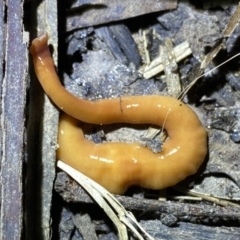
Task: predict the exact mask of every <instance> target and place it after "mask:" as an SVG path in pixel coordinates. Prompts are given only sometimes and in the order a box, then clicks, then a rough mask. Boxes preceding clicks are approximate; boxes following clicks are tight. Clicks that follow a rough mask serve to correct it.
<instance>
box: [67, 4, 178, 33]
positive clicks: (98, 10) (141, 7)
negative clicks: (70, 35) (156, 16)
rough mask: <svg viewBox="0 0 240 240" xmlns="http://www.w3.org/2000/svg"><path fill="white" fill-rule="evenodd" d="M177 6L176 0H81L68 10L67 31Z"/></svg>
mask: <svg viewBox="0 0 240 240" xmlns="http://www.w3.org/2000/svg"><path fill="white" fill-rule="evenodd" d="M176 6H177V1H176V0H170V1H163V0H161V1H154V0H148V1H145V0H132V1H131V2H129V1H128V0H115V1H112V0H95V1H90V0H89V1H82V0H79V1H76V3H75V4H74V5H73V6H72V7H73V9H71V10H69V12H68V15H69V16H68V19H67V31H72V30H74V29H78V28H83V27H89V26H94V25H99V24H102V23H109V22H112V21H119V20H123V19H127V18H132V17H135V16H139V15H143V14H147V13H151V12H158V11H163V10H171V9H174V8H176Z"/></svg>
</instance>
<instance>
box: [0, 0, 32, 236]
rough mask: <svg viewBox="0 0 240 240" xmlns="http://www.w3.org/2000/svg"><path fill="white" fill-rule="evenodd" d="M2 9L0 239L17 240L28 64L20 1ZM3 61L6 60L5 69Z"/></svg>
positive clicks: (20, 220)
mask: <svg viewBox="0 0 240 240" xmlns="http://www.w3.org/2000/svg"><path fill="white" fill-rule="evenodd" d="M4 10H5V9H4V2H3V1H1V3H0V19H1V20H0V26H1V30H2V33H1V34H0V48H1V51H0V52H1V53H0V60H1V63H0V78H1V81H2V84H1V85H2V91H1V95H2V101H1V108H2V114H1V130H2V134H1V137H2V156H1V180H0V181H1V183H2V186H1V219H0V221H1V229H0V239H1V240H5V239H6V240H7V239H16V240H17V239H21V237H22V227H23V207H22V203H23V198H22V195H23V193H22V190H23V187H22V168H23V160H24V154H23V148H24V121H25V100H26V99H25V98H26V74H27V66H28V65H27V64H28V62H27V45H26V43H24V41H25V40H24V37H25V35H24V33H23V26H22V16H23V9H22V1H21V0H8V1H7V8H6V10H5V11H4ZM4 14H6V16H4ZM4 22H5V24H6V25H5V24H4ZM5 26H6V28H5ZM4 38H6V45H4ZM3 60H5V69H4V68H3V66H4V65H3ZM3 74H4V75H3ZM3 76H4V77H3Z"/></svg>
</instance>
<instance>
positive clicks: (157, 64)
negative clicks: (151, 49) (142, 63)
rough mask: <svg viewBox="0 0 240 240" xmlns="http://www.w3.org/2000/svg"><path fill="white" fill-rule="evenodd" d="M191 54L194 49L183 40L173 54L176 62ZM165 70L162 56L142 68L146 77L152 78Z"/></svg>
mask: <svg viewBox="0 0 240 240" xmlns="http://www.w3.org/2000/svg"><path fill="white" fill-rule="evenodd" d="M191 54H192V51H191V49H190V47H189V43H188V42H183V43H181V44H179V45H178V46H176V47H174V48H173V55H174V56H175V59H176V62H179V61H181V60H183V59H184V58H186V57H187V56H189V55H191ZM163 70H164V66H163V64H162V57H161V56H158V57H157V58H155V59H154V60H153V61H152V62H151V63H150V64H149V66H146V67H145V68H144V69H142V70H140V72H141V73H142V74H143V76H144V78H146V79H150V78H151V77H153V76H155V75H157V74H159V73H161V72H162V71H163Z"/></svg>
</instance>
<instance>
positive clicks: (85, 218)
mask: <svg viewBox="0 0 240 240" xmlns="http://www.w3.org/2000/svg"><path fill="white" fill-rule="evenodd" d="M73 222H74V224H75V225H76V227H77V229H78V231H79V232H80V233H81V235H82V236H83V238H84V240H98V237H97V235H96V232H95V231H94V230H93V229H94V228H93V224H92V222H91V218H90V216H89V215H88V214H84V215H82V216H81V215H80V214H79V213H78V214H76V215H74V217H73Z"/></svg>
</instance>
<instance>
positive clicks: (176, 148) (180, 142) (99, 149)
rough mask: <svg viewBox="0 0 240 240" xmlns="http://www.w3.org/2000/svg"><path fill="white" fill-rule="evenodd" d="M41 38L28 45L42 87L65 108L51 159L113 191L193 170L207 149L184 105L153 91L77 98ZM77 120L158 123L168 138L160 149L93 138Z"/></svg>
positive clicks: (158, 184)
mask: <svg viewBox="0 0 240 240" xmlns="http://www.w3.org/2000/svg"><path fill="white" fill-rule="evenodd" d="M47 41H48V37H47V35H46V34H44V35H42V36H40V37H39V38H36V39H34V40H33V42H32V45H31V48H30V51H31V53H32V55H33V61H34V68H35V72H36V75H37V77H38V79H39V81H40V83H41V85H42V87H43V89H44V91H45V92H46V94H47V95H48V96H49V97H50V98H51V99H52V101H53V102H54V103H55V104H56V105H57V106H58V107H59V108H60V109H61V110H62V111H63V112H65V113H62V114H61V116H60V121H59V134H58V143H59V149H58V150H57V159H60V160H62V161H63V162H65V163H66V164H68V165H70V166H72V167H73V168H75V169H77V170H78V171H80V172H82V173H83V174H85V175H87V176H88V177H90V178H92V179H93V180H95V181H96V182H98V183H99V184H101V185H102V186H104V187H105V188H106V189H108V190H109V191H110V192H112V193H115V194H122V193H124V192H125V191H126V190H127V188H128V187H129V186H131V185H140V186H142V187H144V188H149V189H163V188H166V187H169V186H172V185H175V184H176V183H178V182H180V181H181V180H183V179H184V178H186V177H187V176H189V175H191V174H194V173H195V172H196V171H197V170H198V168H199V166H200V165H201V164H202V162H203V161H204V158H205V156H206V153H207V133H206V131H205V129H204V128H203V126H202V124H201V122H200V120H199V119H198V116H197V115H196V114H195V112H194V111H193V110H192V109H191V108H190V107H188V106H187V105H185V104H184V103H183V102H181V101H179V100H177V99H175V98H171V97H166V96H154V95H153V96H133V97H121V98H115V99H103V100H97V101H89V100H84V99H81V98H77V97H75V96H74V95H72V94H71V93H69V92H68V91H67V90H66V89H65V88H64V87H63V86H62V85H61V83H60V81H59V78H58V76H57V73H56V71H55V67H54V62H53V60H52V58H51V54H50V52H49V49H48V45H47ZM166 116H167V119H166V122H165V118H166ZM78 120H81V121H83V122H87V123H93V124H110V123H118V122H125V123H132V124H142V123H150V124H156V125H159V126H163V125H164V128H165V129H166V131H167V133H168V139H167V140H166V141H165V142H164V144H163V151H162V152H160V153H153V152H152V151H151V150H150V149H148V148H146V147H144V146H140V145H138V144H125V143H116V142H108V143H102V144H95V143H93V142H91V141H88V140H86V139H85V138H84V134H83V131H82V129H81V126H80V124H81V123H80V122H79V121H78Z"/></svg>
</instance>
